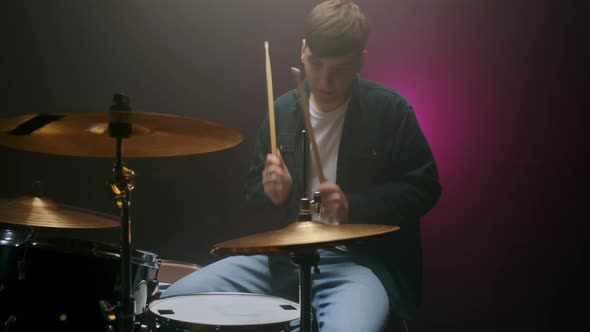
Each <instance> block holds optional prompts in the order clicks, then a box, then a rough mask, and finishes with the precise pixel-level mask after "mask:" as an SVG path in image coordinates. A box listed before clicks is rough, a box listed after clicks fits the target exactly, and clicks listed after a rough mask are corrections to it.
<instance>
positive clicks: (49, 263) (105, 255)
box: [0, 230, 158, 331]
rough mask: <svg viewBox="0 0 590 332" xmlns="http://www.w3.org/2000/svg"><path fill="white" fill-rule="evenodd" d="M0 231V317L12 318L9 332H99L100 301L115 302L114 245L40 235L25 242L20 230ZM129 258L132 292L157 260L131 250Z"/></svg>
mask: <svg viewBox="0 0 590 332" xmlns="http://www.w3.org/2000/svg"><path fill="white" fill-rule="evenodd" d="M1 233H2V234H1V235H2V241H1V242H0V244H1V246H0V254H1V255H0V266H1V270H2V274H1V277H2V278H1V280H0V281H1V282H2V284H3V288H4V290H3V291H2V292H1V293H2V298H1V300H2V301H3V302H5V304H4V305H2V306H1V309H2V310H3V311H4V312H0V317H2V318H4V319H5V317H7V316H10V315H13V316H15V317H16V323H15V326H16V327H15V328H13V329H10V330H9V331H13V330H14V331H32V330H37V331H42V330H44V331H47V330H59V331H62V330H63V331H105V328H106V326H107V325H108V324H107V321H106V320H105V318H104V317H103V315H102V312H101V309H100V301H101V300H103V301H107V302H109V303H110V304H112V305H116V304H117V302H118V301H119V299H120V287H121V275H120V270H121V260H120V252H121V251H120V247H119V246H117V245H114V244H110V243H104V242H93V241H85V240H78V239H69V238H53V237H46V236H43V235H40V234H39V235H36V236H35V237H34V239H32V240H31V239H28V240H26V239H27V236H28V235H27V234H26V233H23V232H20V231H8V230H4V231H2V232H1ZM131 256H132V257H131V272H132V278H133V280H132V289H133V288H137V287H138V286H139V285H140V283H141V282H142V281H144V280H146V281H147V280H149V274H150V271H151V270H154V269H156V268H157V267H158V265H157V263H158V257H157V255H155V254H153V253H150V252H147V251H142V250H132V252H131ZM138 305H139V306H141V305H142V304H141V303H138ZM143 305H144V306H145V305H146V304H145V303H144V304H143ZM1 323H3V322H1ZM1 323H0V324H1Z"/></svg>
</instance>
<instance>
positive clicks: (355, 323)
mask: <svg viewBox="0 0 590 332" xmlns="http://www.w3.org/2000/svg"><path fill="white" fill-rule="evenodd" d="M312 283H313V285H312V293H313V300H312V302H313V307H314V310H315V314H316V317H317V320H318V324H319V327H320V329H319V330H320V332H339V331H363V332H377V331H383V330H384V328H385V327H386V326H387V320H388V316H389V298H388V295H387V292H386V290H385V288H384V287H383V285H382V284H381V281H380V280H379V279H378V278H377V276H376V275H375V274H374V273H373V272H372V271H371V270H370V269H368V268H367V267H364V266H362V265H358V264H357V263H355V262H354V261H353V260H352V259H351V258H350V256H348V254H347V253H343V252H338V251H327V250H322V251H320V273H319V274H314V275H312Z"/></svg>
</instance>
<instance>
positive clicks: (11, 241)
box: [0, 228, 31, 248]
mask: <svg viewBox="0 0 590 332" xmlns="http://www.w3.org/2000/svg"><path fill="white" fill-rule="evenodd" d="M30 234H31V233H30V232H28V231H24V230H19V229H10V228H2V229H0V245H6V246H12V247H16V248H18V247H20V246H22V245H23V244H24V243H25V242H26V241H27V238H28V237H29V235H30ZM7 235H9V236H10V237H9V238H8V239H7V237H6V236H7Z"/></svg>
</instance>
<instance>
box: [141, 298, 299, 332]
mask: <svg viewBox="0 0 590 332" xmlns="http://www.w3.org/2000/svg"><path fill="white" fill-rule="evenodd" d="M149 310H150V311H151V312H152V313H153V314H155V315H157V316H160V317H163V318H166V319H169V320H172V321H180V322H184V323H193V324H201V325H213V326H246V325H264V324H279V323H285V322H290V321H292V320H295V319H297V318H299V305H298V304H297V303H295V302H291V301H287V300H284V299H282V298H279V297H273V296H267V295H259V294H247V293H204V294H197V295H181V296H171V297H166V298H162V299H158V300H155V301H153V302H152V303H150V305H149Z"/></svg>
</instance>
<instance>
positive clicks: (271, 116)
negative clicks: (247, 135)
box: [264, 41, 277, 155]
mask: <svg viewBox="0 0 590 332" xmlns="http://www.w3.org/2000/svg"><path fill="white" fill-rule="evenodd" d="M264 49H265V51H266V93H267V96H268V122H269V123H270V151H271V153H272V154H274V155H276V154H277V133H276V129H275V107H274V97H273V93H272V72H271V68H270V56H269V54H268V42H266V41H265V42H264Z"/></svg>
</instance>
